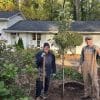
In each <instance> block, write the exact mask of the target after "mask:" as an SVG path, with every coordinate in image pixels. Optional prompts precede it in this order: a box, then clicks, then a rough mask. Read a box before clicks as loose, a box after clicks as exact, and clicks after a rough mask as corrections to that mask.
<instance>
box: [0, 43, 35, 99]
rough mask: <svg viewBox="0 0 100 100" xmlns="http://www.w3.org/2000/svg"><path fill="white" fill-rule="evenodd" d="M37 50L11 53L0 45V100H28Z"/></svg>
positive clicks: (33, 79)
mask: <svg viewBox="0 0 100 100" xmlns="http://www.w3.org/2000/svg"><path fill="white" fill-rule="evenodd" d="M36 52H37V49H27V50H24V49H22V50H16V51H12V50H11V48H7V46H6V45H5V43H1V44H0V53H1V54H0V100H30V98H31V92H32V91H34V85H35V78H36V77H37V76H36V75H37V69H36V65H35V59H34V57H35V54H36Z"/></svg>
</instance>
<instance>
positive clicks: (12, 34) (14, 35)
mask: <svg viewBox="0 0 100 100" xmlns="http://www.w3.org/2000/svg"><path fill="white" fill-rule="evenodd" d="M15 43H16V33H11V44H12V45H15Z"/></svg>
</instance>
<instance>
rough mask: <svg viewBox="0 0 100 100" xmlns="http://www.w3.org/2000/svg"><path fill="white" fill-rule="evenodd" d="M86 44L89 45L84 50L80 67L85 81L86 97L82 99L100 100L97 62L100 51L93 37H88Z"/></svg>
mask: <svg viewBox="0 0 100 100" xmlns="http://www.w3.org/2000/svg"><path fill="white" fill-rule="evenodd" d="M85 42H86V44H87V45H86V46H85V47H83V49H82V52H81V58H80V67H79V71H82V74H83V80H84V96H83V97H82V99H88V98H92V100H100V97H99V94H100V93H99V83H98V73H97V72H98V71H97V68H98V65H97V62H96V56H97V55H99V56H100V49H99V47H97V46H96V45H94V44H93V39H92V37H86V38H85Z"/></svg>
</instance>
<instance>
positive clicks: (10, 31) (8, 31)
mask: <svg viewBox="0 0 100 100" xmlns="http://www.w3.org/2000/svg"><path fill="white" fill-rule="evenodd" d="M4 31H5V32H7V33H58V31H23V30H22V31H20V30H5V29H4Z"/></svg>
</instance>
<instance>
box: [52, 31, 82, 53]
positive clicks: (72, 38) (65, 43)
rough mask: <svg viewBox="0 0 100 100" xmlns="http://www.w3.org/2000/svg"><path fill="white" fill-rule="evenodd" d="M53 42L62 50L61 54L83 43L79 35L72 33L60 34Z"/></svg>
mask: <svg viewBox="0 0 100 100" xmlns="http://www.w3.org/2000/svg"><path fill="white" fill-rule="evenodd" d="M54 40H55V42H56V44H57V45H58V46H59V48H60V49H61V50H62V53H63V52H64V51H65V49H67V50H68V49H73V48H75V47H76V46H79V45H81V43H82V42H83V39H82V36H81V35H80V34H79V33H72V32H62V33H58V34H57V35H56V36H55V37H54Z"/></svg>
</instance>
